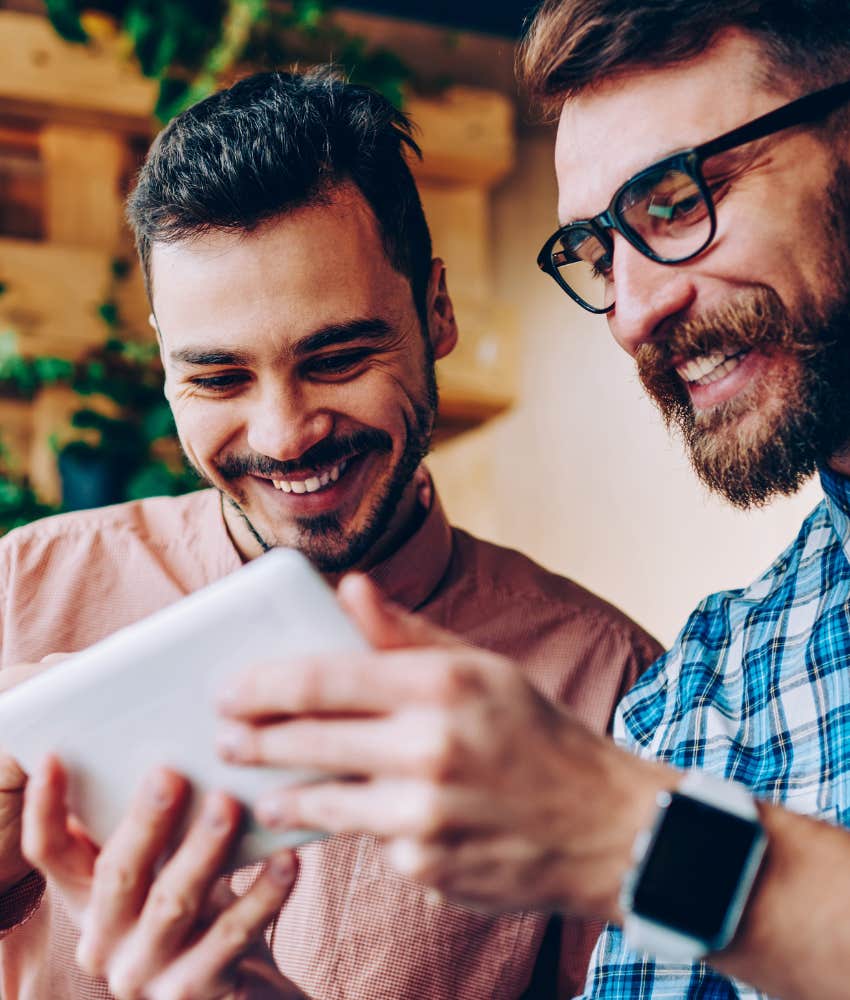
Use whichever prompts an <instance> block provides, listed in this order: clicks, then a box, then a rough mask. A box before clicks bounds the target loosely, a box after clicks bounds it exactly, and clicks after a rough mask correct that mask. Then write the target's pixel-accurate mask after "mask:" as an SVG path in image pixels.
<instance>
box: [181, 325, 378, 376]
mask: <svg viewBox="0 0 850 1000" xmlns="http://www.w3.org/2000/svg"><path fill="white" fill-rule="evenodd" d="M392 333H393V330H392V328H391V327H390V325H389V323H387V322H386V320H383V319H380V318H379V317H377V316H370V317H368V318H365V319H353V320H349V321H347V322H344V323H331V324H329V325H328V326H324V327H322V328H321V329H320V330H316V331H315V333H311V334H308V335H307V336H306V337H303V338H302V339H301V340H299V341H297V342H296V343H295V344H294V345H293V346H292V348H291V349H290V350H291V353H292V354H293V355H294V356H295V357H303V356H304V355H306V354H312V353H313V352H314V351H319V350H321V349H322V348H324V347H332V346H335V345H339V344H348V343H351V342H352V341H354V340H374V341H381V340H386V339H387V337H390V336H392ZM169 357H170V359H171V360H172V361H175V362H178V363H182V364H185V365H199V366H204V365H207V366H213V365H235V366H249V365H251V364H252V363H253V362H254V361H255V355H253V354H252V353H251V352H250V351H227V350H218V349H215V348H213V349H210V348H199V347H182V348H180V349H179V350H174V351H170V352H169Z"/></svg>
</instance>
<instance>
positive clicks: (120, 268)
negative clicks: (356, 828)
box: [109, 257, 132, 281]
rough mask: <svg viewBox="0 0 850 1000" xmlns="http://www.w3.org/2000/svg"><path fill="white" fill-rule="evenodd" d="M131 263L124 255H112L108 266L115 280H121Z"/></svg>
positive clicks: (128, 271)
mask: <svg viewBox="0 0 850 1000" xmlns="http://www.w3.org/2000/svg"><path fill="white" fill-rule="evenodd" d="M131 267H132V264H131V263H130V261H129V260H127V259H126V258H125V257H113V258H112V261H111V262H110V265H109V268H110V270H111V271H112V277H113V278H115V280H116V281H123V280H124V279H125V278H126V277H127V275H128V274H129V273H130V269H131Z"/></svg>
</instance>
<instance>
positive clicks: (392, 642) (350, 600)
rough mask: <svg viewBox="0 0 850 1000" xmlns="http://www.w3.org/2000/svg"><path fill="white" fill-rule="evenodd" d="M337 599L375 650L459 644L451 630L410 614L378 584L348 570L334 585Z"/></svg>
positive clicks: (460, 641)
mask: <svg viewBox="0 0 850 1000" xmlns="http://www.w3.org/2000/svg"><path fill="white" fill-rule="evenodd" d="M337 598H338V600H339V603H340V604H341V605H342V607H343V609H344V610H345V612H346V613H347V614H348V615H349V617H350V618H352V619H353V621H354V624H355V625H356V626H357V627H358V628H359V630H360V631H361V633H362V634H363V637H364V638H365V639H366V641H367V642H369V643H370V644H371V645H372V646H374V647H375V649H400V648H403V647H411V646H442V647H444V648H446V649H453V648H456V647H457V646H459V645H461V646H462V645H463V642H462V640H461V639H459V638H458V637H457V636H456V635H453V634H452V633H451V632H447V631H445V630H444V629H441V628H438V627H437V626H436V625H433V624H432V623H431V622H429V621H428V620H427V619H426V618H424V617H422V615H412V614H410V613H408V612H407V611H405V610H404V608H400V607H399V606H398V605H397V604H393V602H392V601H389V600H387V598H386V597H384V595H383V594H382V593H381V591H380V590H379V589H378V587H377V586H376V585H375V584H374V583H373V582H372V581H371V580H370V579H369V577H368V576H365V575H364V574H362V573H349V574H348V575H347V576H345V577H343V579H342V580H341V581H340V584H339V587H338V588H337Z"/></svg>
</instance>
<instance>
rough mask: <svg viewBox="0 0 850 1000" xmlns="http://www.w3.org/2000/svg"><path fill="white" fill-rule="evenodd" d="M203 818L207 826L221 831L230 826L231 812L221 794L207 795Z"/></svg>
mask: <svg viewBox="0 0 850 1000" xmlns="http://www.w3.org/2000/svg"><path fill="white" fill-rule="evenodd" d="M203 818H204V822H205V823H206V824H207V826H209V827H210V828H211V829H213V830H216V831H217V832H221V831H223V830H226V829H229V828H230V825H231V822H232V813H231V811H230V809H229V808H228V803H227V801H226V800H225V799H223V798H222V796H220V795H217V794H214V795H210V796H208V797H207V800H206V802H205V803H204V812H203Z"/></svg>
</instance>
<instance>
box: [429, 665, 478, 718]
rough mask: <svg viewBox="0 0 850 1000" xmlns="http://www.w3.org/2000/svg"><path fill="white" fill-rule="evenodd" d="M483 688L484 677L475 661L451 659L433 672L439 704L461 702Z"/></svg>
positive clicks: (451, 704) (450, 704) (448, 704)
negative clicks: (440, 668)
mask: <svg viewBox="0 0 850 1000" xmlns="http://www.w3.org/2000/svg"><path fill="white" fill-rule="evenodd" d="M485 688H486V682H485V678H484V677H483V676H482V672H481V667H480V664H479V663H478V662H477V661H472V660H467V659H464V658H460V659H453V660H451V661H450V662H449V663H447V664H446V665H445V666H444V668H443V669H442V670H440V671H438V672H436V674H435V695H436V698H437V701H438V702H439V704H441V705H447V706H454V705H459V704H462V703H463V702H464V701H466V699H467V698H469V697H474V696H475V695H479V694H481V693H482V692H483V691H484V690H485Z"/></svg>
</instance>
